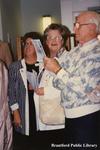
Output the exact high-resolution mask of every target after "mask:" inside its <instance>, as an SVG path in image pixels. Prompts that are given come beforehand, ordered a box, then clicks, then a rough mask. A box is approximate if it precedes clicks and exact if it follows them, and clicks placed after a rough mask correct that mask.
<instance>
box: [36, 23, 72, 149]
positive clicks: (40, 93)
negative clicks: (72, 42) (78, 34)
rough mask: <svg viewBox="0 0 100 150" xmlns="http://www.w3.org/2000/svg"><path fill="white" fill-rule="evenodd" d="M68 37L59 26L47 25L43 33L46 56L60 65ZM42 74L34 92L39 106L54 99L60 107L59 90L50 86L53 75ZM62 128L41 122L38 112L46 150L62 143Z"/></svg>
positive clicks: (61, 125) (48, 72) (47, 72)
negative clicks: (42, 102)
mask: <svg viewBox="0 0 100 150" xmlns="http://www.w3.org/2000/svg"><path fill="white" fill-rule="evenodd" d="M69 35H70V32H69V30H68V31H67V30H66V29H65V26H63V25H61V24H51V25H49V26H48V27H47V28H46V29H45V31H44V48H45V50H46V52H47V55H48V56H49V57H51V58H54V57H55V59H57V60H58V61H59V62H60V63H61V62H62V56H63V54H65V53H68V52H67V50H66V41H67V39H68V37H69ZM44 65H45V64H44ZM42 72H43V74H42V78H41V80H40V85H39V88H38V89H37V90H36V94H37V95H36V96H37V97H38V98H39V105H41V101H42V100H45V102H46V101H47V100H48V101H52V100H54V99H56V100H57V101H58V102H59V105H60V90H58V89H56V88H54V87H53V84H52V81H53V78H54V76H55V74H54V73H52V72H50V71H47V70H43V71H42ZM40 74H41V73H40ZM44 107H45V106H44ZM59 115H60V114H59ZM64 126H65V125H64V123H62V124H56V125H54V124H46V123H45V122H43V120H41V110H40V114H39V124H38V128H39V130H41V132H40V134H41V135H40V136H44V139H45V140H44V143H43V141H42V144H43V145H45V146H46V149H47V148H50V147H52V146H53V145H52V144H62V143H63V138H64ZM60 149H63V146H61V147H60Z"/></svg>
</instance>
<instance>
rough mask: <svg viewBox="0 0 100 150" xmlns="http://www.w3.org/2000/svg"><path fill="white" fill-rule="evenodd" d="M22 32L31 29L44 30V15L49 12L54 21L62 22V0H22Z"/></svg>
mask: <svg viewBox="0 0 100 150" xmlns="http://www.w3.org/2000/svg"><path fill="white" fill-rule="evenodd" d="M21 10H22V34H24V33H25V32H29V31H31V30H34V31H39V32H42V31H43V30H42V16H43V15H46V14H49V15H51V16H52V21H53V22H57V23H60V22H61V8H60V0H50V1H49V0H21Z"/></svg>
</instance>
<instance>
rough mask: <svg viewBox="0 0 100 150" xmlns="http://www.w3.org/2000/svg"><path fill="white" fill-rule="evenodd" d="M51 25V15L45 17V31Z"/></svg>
mask: <svg viewBox="0 0 100 150" xmlns="http://www.w3.org/2000/svg"><path fill="white" fill-rule="evenodd" d="M50 24H51V16H50V15H44V16H43V31H44V30H45V29H46V27H47V26H48V25H50Z"/></svg>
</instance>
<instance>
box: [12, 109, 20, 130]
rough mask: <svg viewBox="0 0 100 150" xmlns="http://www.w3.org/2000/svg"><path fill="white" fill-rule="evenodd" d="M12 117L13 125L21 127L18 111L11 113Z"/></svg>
mask: <svg viewBox="0 0 100 150" xmlns="http://www.w3.org/2000/svg"><path fill="white" fill-rule="evenodd" d="M13 116H14V124H15V126H16V127H21V117H20V113H19V110H18V109H17V110H15V111H14V112H13Z"/></svg>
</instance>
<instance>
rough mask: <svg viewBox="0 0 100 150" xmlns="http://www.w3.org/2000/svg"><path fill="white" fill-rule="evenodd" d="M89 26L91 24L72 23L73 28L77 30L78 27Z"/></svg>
mask: <svg viewBox="0 0 100 150" xmlns="http://www.w3.org/2000/svg"><path fill="white" fill-rule="evenodd" d="M89 24H92V23H83V24H80V23H79V22H76V23H74V27H75V28H77V29H79V28H80V27H82V26H86V25H89Z"/></svg>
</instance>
